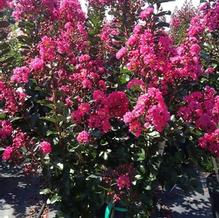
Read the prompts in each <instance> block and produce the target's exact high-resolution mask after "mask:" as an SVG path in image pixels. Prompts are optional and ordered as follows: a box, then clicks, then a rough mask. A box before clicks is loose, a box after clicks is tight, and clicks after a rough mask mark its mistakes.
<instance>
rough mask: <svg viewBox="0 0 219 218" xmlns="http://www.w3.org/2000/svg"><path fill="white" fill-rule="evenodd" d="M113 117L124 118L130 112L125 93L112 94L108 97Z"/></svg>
mask: <svg viewBox="0 0 219 218" xmlns="http://www.w3.org/2000/svg"><path fill="white" fill-rule="evenodd" d="M107 104H108V105H109V113H110V116H111V117H120V118H121V117H123V115H124V114H125V113H126V112H127V111H128V107H129V100H128V98H127V96H126V94H125V93H124V92H121V91H118V92H112V93H111V94H109V95H108V97H107Z"/></svg>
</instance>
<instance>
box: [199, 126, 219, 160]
mask: <svg viewBox="0 0 219 218" xmlns="http://www.w3.org/2000/svg"><path fill="white" fill-rule="evenodd" d="M199 146H200V147H201V148H203V149H206V150H208V151H210V152H211V153H213V154H215V155H216V156H217V157H219V129H216V130H215V131H214V132H211V133H205V134H204V136H203V137H201V138H200V139H199Z"/></svg>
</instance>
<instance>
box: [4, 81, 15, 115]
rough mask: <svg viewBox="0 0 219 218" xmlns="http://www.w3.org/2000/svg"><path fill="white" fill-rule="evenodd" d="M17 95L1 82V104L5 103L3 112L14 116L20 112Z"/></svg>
mask: <svg viewBox="0 0 219 218" xmlns="http://www.w3.org/2000/svg"><path fill="white" fill-rule="evenodd" d="M17 97H19V96H18V95H17V93H16V92H15V91H14V89H12V88H11V87H9V86H8V85H6V84H5V83H4V82H3V81H1V80H0V102H2V103H3V105H4V106H3V111H4V112H5V113H10V114H14V113H15V112H17V110H18V104H17V101H16V100H17Z"/></svg>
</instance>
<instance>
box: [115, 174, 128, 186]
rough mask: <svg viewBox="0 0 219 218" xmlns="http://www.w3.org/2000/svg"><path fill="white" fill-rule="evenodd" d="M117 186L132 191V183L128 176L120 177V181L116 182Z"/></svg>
mask: <svg viewBox="0 0 219 218" xmlns="http://www.w3.org/2000/svg"><path fill="white" fill-rule="evenodd" d="M116 184H117V186H118V188H119V190H121V189H124V188H125V189H130V187H131V181H130V178H129V176H128V175H120V176H119V177H118V179H117V180H116Z"/></svg>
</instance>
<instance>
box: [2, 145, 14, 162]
mask: <svg viewBox="0 0 219 218" xmlns="http://www.w3.org/2000/svg"><path fill="white" fill-rule="evenodd" d="M13 151H14V149H13V148H12V147H10V146H8V147H6V148H5V149H4V151H3V154H2V159H3V160H9V159H10V158H11V155H12V153H13Z"/></svg>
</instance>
